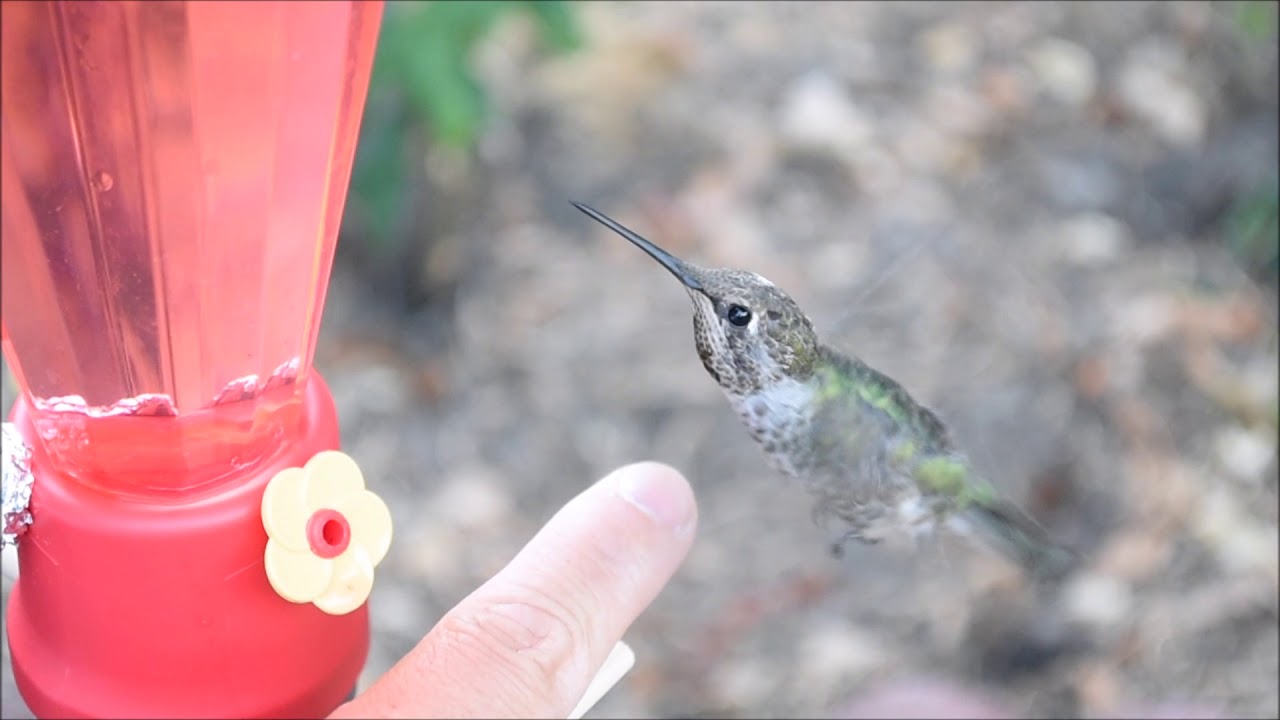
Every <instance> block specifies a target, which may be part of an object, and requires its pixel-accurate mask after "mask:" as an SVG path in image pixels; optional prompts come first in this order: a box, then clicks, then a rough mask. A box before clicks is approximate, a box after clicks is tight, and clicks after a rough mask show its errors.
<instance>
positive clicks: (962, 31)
mask: <svg viewBox="0 0 1280 720" xmlns="http://www.w3.org/2000/svg"><path fill="white" fill-rule="evenodd" d="M916 50H917V52H919V53H920V55H922V56H923V57H924V60H925V62H926V63H928V64H929V67H931V68H933V70H934V72H937V73H940V74H947V75H955V74H959V73H962V72H964V71H966V70H969V69H970V68H972V67H973V64H974V60H975V59H976V58H977V56H978V45H977V39H976V38H975V37H974V33H973V31H971V30H970V29H969V28H967V27H965V26H964V25H961V24H960V23H954V22H942V23H938V24H937V25H934V26H932V27H930V28H929V29H927V30H925V31H924V32H923V33H921V34H920V36H919V38H918V39H917V41H916Z"/></svg>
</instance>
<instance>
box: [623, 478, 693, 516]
mask: <svg viewBox="0 0 1280 720" xmlns="http://www.w3.org/2000/svg"><path fill="white" fill-rule="evenodd" d="M621 474H622V477H621V478H619V479H618V486H617V487H618V494H619V495H621V496H622V498H623V499H624V500H626V501H627V502H629V503H631V504H632V505H634V506H636V508H638V509H639V510H640V512H642V513H644V514H645V515H648V516H649V517H651V518H653V520H654V521H655V522H657V523H658V524H660V525H665V526H667V527H669V528H672V529H674V530H681V531H683V530H686V529H688V527H689V526H690V524H691V521H692V520H693V503H692V500H691V498H690V496H689V492H688V489H687V484H686V483H685V482H684V481H683V478H682V477H681V476H680V474H679V473H677V472H676V471H674V470H672V469H670V468H667V467H664V466H661V465H656V464H652V463H641V464H638V465H631V466H629V467H626V468H623V469H622V470H621Z"/></svg>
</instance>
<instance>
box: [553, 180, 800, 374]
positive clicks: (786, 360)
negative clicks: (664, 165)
mask: <svg viewBox="0 0 1280 720" xmlns="http://www.w3.org/2000/svg"><path fill="white" fill-rule="evenodd" d="M573 205H574V207H576V208H578V209H579V210H581V211H582V212H584V213H586V214H587V215H589V216H591V217H592V218H593V219H595V220H596V221H598V222H600V223H601V224H603V225H604V226H605V227H607V228H609V229H610V230H613V231H614V232H616V233H618V234H619V235H621V236H623V237H624V238H626V239H627V240H630V241H631V242H632V243H633V244H634V245H636V246H637V247H639V248H640V249H641V250H644V251H645V252H646V253H647V254H648V255H649V256H650V257H652V258H653V259H654V260H657V261H658V263H659V264H661V265H662V266H663V267H665V268H666V269H667V270H668V271H670V272H671V274H672V275H675V276H676V279H677V280H679V281H680V282H681V283H682V284H683V285H684V287H685V290H686V291H687V292H688V293H689V299H690V300H692V301H693V338H694V342H695V343H696V345H697V348H698V357H700V358H701V359H702V365H703V367H705V368H706V369H707V372H708V373H710V374H711V377H712V378H714V379H715V381H716V382H717V383H718V384H719V385H720V387H721V388H722V389H724V391H725V392H726V393H728V394H730V395H732V396H738V397H742V396H747V395H752V394H755V393H757V392H760V391H761V390H763V389H765V388H767V387H769V386H771V385H774V384H775V383H778V382H781V381H783V380H787V379H793V380H805V379H807V378H808V377H809V376H810V375H811V374H812V373H813V370H814V366H815V364H816V362H817V356H818V338H817V336H816V334H815V333H814V331H813V325H812V324H811V323H810V322H809V318H808V317H806V316H805V314H804V312H803V311H802V310H801V309H800V306H799V305H797V304H796V303H795V301H794V300H792V299H791V297H790V296H788V295H787V294H786V293H785V292H783V291H782V290H780V289H778V288H777V287H776V286H775V285H774V284H773V283H772V282H770V281H769V280H768V279H766V278H764V277H761V276H760V275H757V274H755V273H753V272H747V271H746V270H732V269H728V268H701V267H698V266H697V265H694V264H692V263H688V262H685V261H683V260H680V259H679V258H677V257H675V256H674V255H672V254H671V253H668V252H667V251H665V250H663V249H662V248H660V247H658V246H657V245H654V244H653V243H652V242H650V241H648V240H646V239H645V238H643V237H641V236H640V235H638V234H637V233H635V232H633V231H631V230H629V229H628V228H626V227H624V226H623V225H621V224H620V223H618V222H616V221H614V220H613V219H611V218H609V217H608V216H606V215H604V214H603V213H601V212H599V211H597V210H594V209H592V208H590V207H588V206H586V205H582V204H580V203H576V202H575V203H573Z"/></svg>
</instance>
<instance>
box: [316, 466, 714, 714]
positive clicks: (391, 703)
mask: <svg viewBox="0 0 1280 720" xmlns="http://www.w3.org/2000/svg"><path fill="white" fill-rule="evenodd" d="M696 525H697V508H696V505H695V502H694V497H693V491H692V490H691V489H690V487H689V484H688V482H687V481H686V480H685V479H684V477H683V476H682V475H681V474H680V473H679V472H677V471H675V470H673V469H672V468H670V467H668V466H666V465H661V464H658V463H638V464H635V465H628V466H625V467H622V468H620V469H618V470H616V471H614V472H613V473H611V474H610V475H608V476H606V477H605V478H604V479H603V480H601V481H599V482H598V483H596V484H595V485H593V486H592V487H590V488H588V489H587V490H585V491H583V492H582V493H581V494H580V495H578V496H577V497H575V498H574V499H573V500H571V501H569V503H568V504H567V505H565V507H564V508H563V509H562V510H560V512H558V513H556V515H555V516H554V517H552V518H551V520H550V521H548V522H547V524H546V526H545V527H543V529H542V530H541V531H540V532H539V533H538V534H537V535H536V536H535V537H534V538H533V540H532V541H530V542H529V544H528V545H526V546H525V548H524V549H523V550H521V551H520V553H519V554H518V555H516V557H515V559H513V560H512V561H511V563H510V564H508V565H507V566H506V567H505V568H504V569H503V570H502V571H501V572H499V573H498V574H497V575H496V576H494V577H493V578H492V579H491V580H489V581H488V582H486V583H485V584H484V585H482V586H481V587H480V588H479V589H477V590H476V591H475V592H473V593H472V594H471V595H470V596H468V597H467V598H466V599H464V600H463V601H462V602H461V603H459V604H458V606H457V607H455V608H454V609H453V610H451V611H450V612H449V613H448V614H447V615H445V617H444V618H442V619H441V620H440V622H439V623H438V624H436V626H435V627H434V628H432V630H431V631H430V632H429V633H427V635H426V637H424V638H423V639H422V641H421V642H420V643H418V645H417V647H415V648H414V649H413V650H411V651H410V652H409V654H408V655H406V656H405V657H404V658H402V659H401V660H400V662H399V663H397V664H396V665H395V666H394V667H392V668H391V669H390V670H389V671H387V673H386V674H385V675H383V676H382V677H381V678H379V679H378V681H377V682H375V683H374V684H373V685H372V686H371V687H369V689H367V690H365V691H364V692H363V693H361V694H360V695H358V696H357V697H356V698H355V699H353V700H352V701H351V702H348V703H346V704H344V705H342V706H341V707H339V708H338V709H337V710H336V711H335V712H334V713H333V714H332V715H331V716H330V717H333V718H374V717H376V718H392V717H413V718H428V717H489V718H499V717H502V718H506V717H565V716H567V715H568V714H569V712H570V711H571V710H572V709H573V708H574V706H575V705H576V704H577V702H578V700H579V699H580V698H581V697H582V694H583V693H584V692H585V691H586V689H587V685H588V683H589V682H590V681H591V679H592V678H593V677H594V676H595V673H596V671H597V670H599V668H600V666H601V664H602V663H603V662H604V659H605V657H606V656H607V655H608V653H609V651H610V649H612V648H613V646H614V644H615V643H617V642H618V640H620V639H621V638H622V635H623V633H625V632H626V630H627V628H628V627H630V625H631V623H632V622H633V621H634V620H635V619H636V617H637V616H638V615H639V614H640V613H641V612H642V611H643V610H644V609H645V608H646V607H648V605H649V604H650V603H651V602H652V601H653V599H654V598H655V597H657V595H658V592H659V591H660V590H661V589H662V588H663V586H664V585H666V583H667V581H668V580H669V579H670V578H671V576H672V574H674V572H675V570H676V568H677V567H678V566H679V564H680V562H681V561H682V560H683V559H684V557H685V555H686V554H687V553H688V551H689V548H690V546H691V544H692V542H693V537H694V531H695V527H696ZM641 662H643V659H641Z"/></svg>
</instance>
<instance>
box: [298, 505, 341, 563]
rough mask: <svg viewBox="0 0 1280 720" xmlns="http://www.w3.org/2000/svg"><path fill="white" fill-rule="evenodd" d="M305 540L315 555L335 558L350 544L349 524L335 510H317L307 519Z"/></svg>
mask: <svg viewBox="0 0 1280 720" xmlns="http://www.w3.org/2000/svg"><path fill="white" fill-rule="evenodd" d="M307 542H308V544H310V545H311V552H313V553H315V554H316V555H318V556H320V557H322V558H335V557H337V556H339V555H341V554H342V553H343V551H345V550H346V549H347V546H348V545H350V544H351V524H350V523H348V522H347V519H346V518H345V517H343V515H342V513H340V512H338V511H337V510H330V509H328V508H324V509H322V510H317V511H315V513H314V514H312V516H311V519H310V520H308V521H307Z"/></svg>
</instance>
